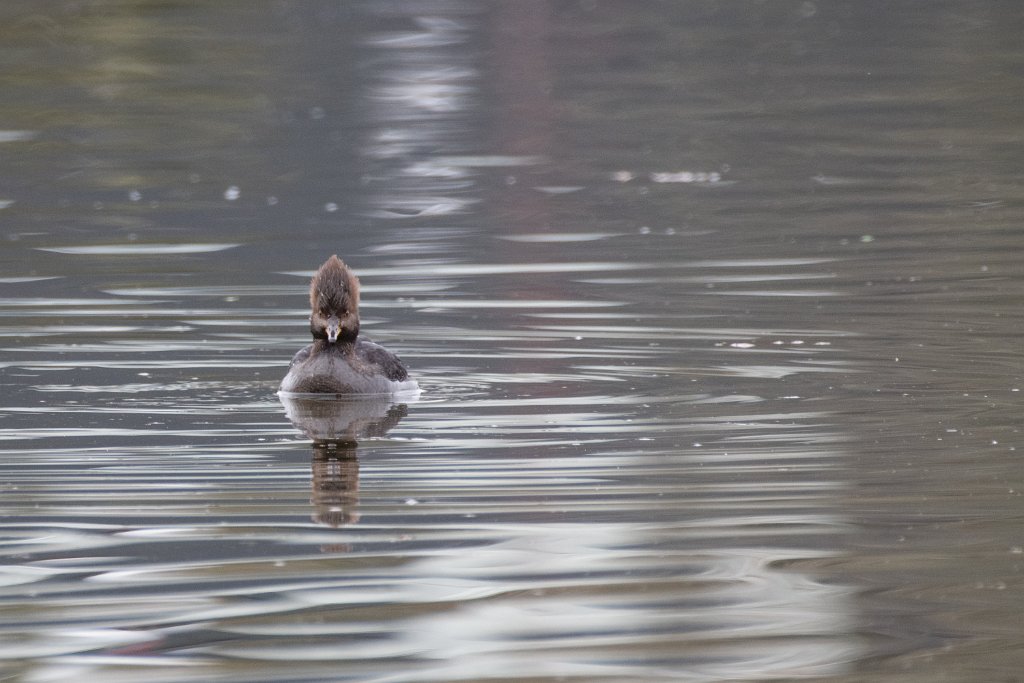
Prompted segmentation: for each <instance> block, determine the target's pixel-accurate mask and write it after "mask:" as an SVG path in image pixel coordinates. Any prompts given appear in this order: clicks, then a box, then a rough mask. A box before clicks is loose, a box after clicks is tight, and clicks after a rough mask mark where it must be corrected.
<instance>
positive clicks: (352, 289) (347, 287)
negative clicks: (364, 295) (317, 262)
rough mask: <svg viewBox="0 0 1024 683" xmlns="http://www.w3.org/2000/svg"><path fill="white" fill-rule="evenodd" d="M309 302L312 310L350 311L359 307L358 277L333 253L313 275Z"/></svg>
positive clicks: (354, 310)
mask: <svg viewBox="0 0 1024 683" xmlns="http://www.w3.org/2000/svg"><path fill="white" fill-rule="evenodd" d="M309 303H310V305H311V306H312V308H313V310H314V311H317V310H325V311H332V312H335V311H338V312H340V311H346V310H347V311H352V312H356V311H358V309H359V278H357V277H356V276H355V274H354V273H353V272H352V271H351V270H350V269H349V267H348V266H346V265H345V262H344V261H342V260H341V259H340V258H338V256H337V255H336V254H335V255H333V256H331V257H330V258H329V259H327V260H326V261H325V262H324V264H323V265H322V266H320V269H319V270H318V271H317V272H316V275H314V276H313V281H312V282H311V283H310V286H309Z"/></svg>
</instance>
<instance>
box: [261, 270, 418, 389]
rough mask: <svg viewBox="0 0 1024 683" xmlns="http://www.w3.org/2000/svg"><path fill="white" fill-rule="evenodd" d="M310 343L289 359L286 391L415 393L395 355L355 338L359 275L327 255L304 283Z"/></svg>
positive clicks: (284, 382) (285, 382) (356, 335)
mask: <svg viewBox="0 0 1024 683" xmlns="http://www.w3.org/2000/svg"><path fill="white" fill-rule="evenodd" d="M309 302H310V306H311V308H312V312H311V314H310V316H309V328H310V332H311V333H312V335H313V343H312V344H310V345H309V346H307V347H305V348H304V349H302V350H301V351H299V352H298V353H297V354H295V357H294V358H292V362H291V365H289V366H288V374H287V375H285V377H284V379H283V380H282V381H281V391H282V392H286V393H289V394H337V395H352V394H394V393H397V392H406V391H416V390H417V389H418V385H417V384H416V382H415V380H412V379H410V378H409V373H408V372H407V371H406V369H405V366H404V365H402V362H401V361H400V360H399V359H398V356H396V355H395V354H393V353H391V352H390V351H388V350H387V349H385V348H384V347H383V346H379V345H377V344H374V343H373V342H372V341H369V340H368V339H364V338H363V337H360V336H359V279H358V278H356V276H355V275H354V274H353V273H352V271H351V270H349V268H348V266H346V265H345V264H344V263H343V262H342V261H341V259H339V258H338V257H337V256H332V257H331V258H329V259H327V261H326V262H324V264H323V265H322V266H320V269H319V270H318V271H317V272H316V275H314V276H313V281H312V282H311V283H310V287H309Z"/></svg>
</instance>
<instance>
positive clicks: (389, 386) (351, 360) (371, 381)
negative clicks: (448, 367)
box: [281, 339, 417, 394]
mask: <svg viewBox="0 0 1024 683" xmlns="http://www.w3.org/2000/svg"><path fill="white" fill-rule="evenodd" d="M416 386H417V385H416V382H415V381H414V380H410V379H409V373H408V371H407V370H406V369H405V366H403V365H402V362H401V361H400V360H398V356H396V355H395V354H393V353H391V352H390V351H388V350H387V349H385V348H384V347H383V346H380V345H378V344H374V343H373V342H372V341H369V340H366V339H357V340H356V341H355V342H350V343H343V344H339V343H337V342H335V343H330V342H327V341H323V340H317V341H315V342H313V343H312V344H310V345H309V346H307V347H305V348H304V349H302V350H301V351H299V352H298V353H296V354H295V357H294V358H293V359H292V363H291V365H290V366H289V367H288V374H287V375H285V377H284V380H282V382H281V391H284V392H287V393H294V394H392V393H395V392H398V391H408V390H414V389H415V388H416Z"/></svg>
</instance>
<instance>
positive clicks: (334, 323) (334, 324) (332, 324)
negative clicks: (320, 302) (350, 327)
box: [327, 315, 341, 344]
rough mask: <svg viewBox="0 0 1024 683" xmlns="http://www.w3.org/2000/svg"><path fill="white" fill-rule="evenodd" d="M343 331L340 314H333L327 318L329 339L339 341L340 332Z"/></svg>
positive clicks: (332, 341)
mask: <svg viewBox="0 0 1024 683" xmlns="http://www.w3.org/2000/svg"><path fill="white" fill-rule="evenodd" d="M340 333H341V323H340V322H338V316H336V315H332V316H331V317H330V318H328V319H327V341H329V342H330V343H332V344H333V343H334V342H336V341H338V334H340Z"/></svg>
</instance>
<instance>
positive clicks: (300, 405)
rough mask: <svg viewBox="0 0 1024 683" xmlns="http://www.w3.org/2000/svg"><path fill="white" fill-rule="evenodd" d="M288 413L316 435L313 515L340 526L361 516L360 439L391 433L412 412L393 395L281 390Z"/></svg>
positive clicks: (320, 521)
mask: <svg viewBox="0 0 1024 683" xmlns="http://www.w3.org/2000/svg"><path fill="white" fill-rule="evenodd" d="M279 398H280V399H281V403H282V404H283V405H284V411H285V415H287V416H288V419H289V420H291V422H292V424H293V425H295V427H296V428H297V429H298V430H299V431H301V432H302V433H303V434H305V435H306V436H308V437H309V438H310V439H311V440H312V441H313V443H312V448H313V459H312V482H311V494H310V503H311V504H312V505H313V514H312V519H313V521H314V522H316V523H318V524H323V525H325V526H331V527H340V526H344V525H346V524H355V523H356V522H358V521H359V511H358V507H359V456H358V445H359V440H360V439H364V440H365V439H372V438H379V437H382V436H384V435H385V434H387V433H388V432H389V431H390V430H391V428H392V427H394V426H395V425H397V424H398V423H399V422H400V421H401V420H402V418H403V417H405V416H406V414H407V412H408V406H407V405H406V404H404V403H394V401H393V399H392V398H391V397H390V396H381V397H380V398H360V399H358V400H341V399H338V398H335V397H331V398H326V397H317V398H306V397H303V398H296V397H290V396H283V395H279Z"/></svg>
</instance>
